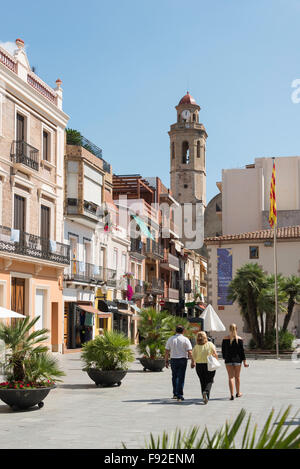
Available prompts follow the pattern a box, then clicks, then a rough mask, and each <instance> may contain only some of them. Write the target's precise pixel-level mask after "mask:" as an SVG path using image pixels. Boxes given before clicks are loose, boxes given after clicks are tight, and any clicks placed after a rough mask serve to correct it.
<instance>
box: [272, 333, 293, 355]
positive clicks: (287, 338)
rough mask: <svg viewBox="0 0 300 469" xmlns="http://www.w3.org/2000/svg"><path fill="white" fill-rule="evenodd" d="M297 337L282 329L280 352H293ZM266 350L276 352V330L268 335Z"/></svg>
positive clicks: (279, 341)
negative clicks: (293, 344)
mask: <svg viewBox="0 0 300 469" xmlns="http://www.w3.org/2000/svg"><path fill="white" fill-rule="evenodd" d="M294 339H295V337H294V335H293V334H291V333H290V332H289V331H284V330H283V329H280V330H279V332H278V345H279V350H280V351H282V350H292V349H293V347H292V343H293V341H294ZM265 348H266V349H269V350H275V349H276V330H275V329H273V330H272V331H270V332H269V333H268V335H266V337H265Z"/></svg>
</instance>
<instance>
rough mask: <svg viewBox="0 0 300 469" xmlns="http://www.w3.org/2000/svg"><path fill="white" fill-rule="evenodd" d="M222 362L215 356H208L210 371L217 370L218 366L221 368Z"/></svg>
mask: <svg viewBox="0 0 300 469" xmlns="http://www.w3.org/2000/svg"><path fill="white" fill-rule="evenodd" d="M220 366H221V364H220V362H219V361H218V360H217V359H216V358H215V357H214V356H213V355H208V357H207V369H208V371H215V370H216V369H217V368H220Z"/></svg>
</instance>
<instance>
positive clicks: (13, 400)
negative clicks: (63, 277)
mask: <svg viewBox="0 0 300 469" xmlns="http://www.w3.org/2000/svg"><path fill="white" fill-rule="evenodd" d="M38 320H39V317H36V318H34V319H32V320H30V318H29V317H26V318H25V319H24V320H21V319H18V321H17V322H16V324H14V325H9V326H7V325H5V324H0V340H2V341H3V342H4V343H5V347H6V354H5V362H4V373H5V377H6V380H5V381H4V382H2V383H0V399H1V400H2V401H3V402H5V403H6V404H8V405H9V406H10V407H11V408H12V409H13V410H17V409H27V408H30V407H33V406H35V405H38V406H39V408H41V407H43V405H44V403H43V400H44V399H45V397H46V396H47V395H48V394H49V392H50V391H51V389H53V388H54V387H55V382H56V381H59V378H60V377H61V376H64V372H63V371H61V370H60V369H59V367H58V364H57V360H56V358H54V357H53V355H51V354H50V352H49V349H48V347H47V346H45V345H43V342H45V341H46V340H48V330H47V329H41V330H37V331H35V330H34V326H35V324H36V322H37V321H38Z"/></svg>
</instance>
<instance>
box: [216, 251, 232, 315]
mask: <svg viewBox="0 0 300 469" xmlns="http://www.w3.org/2000/svg"><path fill="white" fill-rule="evenodd" d="M217 256H218V305H223V306H225V305H232V303H233V302H232V301H230V300H228V299H227V295H228V286H229V284H230V282H231V281H232V250H231V248H228V249H225V248H218V249H217Z"/></svg>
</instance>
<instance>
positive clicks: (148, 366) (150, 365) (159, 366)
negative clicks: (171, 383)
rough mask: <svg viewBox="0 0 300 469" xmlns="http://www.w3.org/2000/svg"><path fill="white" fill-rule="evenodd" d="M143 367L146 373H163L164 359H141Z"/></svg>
mask: <svg viewBox="0 0 300 469" xmlns="http://www.w3.org/2000/svg"><path fill="white" fill-rule="evenodd" d="M139 360H140V362H141V365H142V366H143V367H144V371H146V370H150V371H162V370H163V368H164V367H165V360H164V358H154V359H153V358H146V357H143V358H139Z"/></svg>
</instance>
